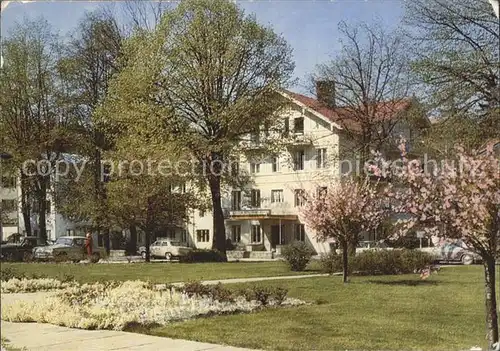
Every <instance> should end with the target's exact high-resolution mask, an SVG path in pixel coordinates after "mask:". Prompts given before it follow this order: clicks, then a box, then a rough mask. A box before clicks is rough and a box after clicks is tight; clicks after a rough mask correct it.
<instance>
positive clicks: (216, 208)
mask: <svg viewBox="0 0 500 351" xmlns="http://www.w3.org/2000/svg"><path fill="white" fill-rule="evenodd" d="M214 161H217V162H214ZM222 162H223V157H222V155H221V154H219V153H212V157H211V163H210V164H207V162H205V171H206V172H208V173H207V177H208V183H209V186H210V193H211V195H212V214H213V228H214V234H213V240H212V249H214V250H218V251H219V252H221V253H222V254H223V255H224V256H226V226H225V223H224V211H223V210H222V201H221V175H222V171H223V169H222Z"/></svg>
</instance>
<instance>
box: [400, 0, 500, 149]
mask: <svg viewBox="0 0 500 351" xmlns="http://www.w3.org/2000/svg"><path fill="white" fill-rule="evenodd" d="M406 13H407V15H406V23H407V25H408V26H409V27H408V29H409V30H408V33H409V36H410V38H411V40H412V47H413V48H414V49H415V50H414V52H413V55H414V56H413V58H414V62H413V70H414V72H415V73H417V74H418V75H419V77H420V80H421V82H422V83H424V84H423V85H422V88H425V89H423V91H425V92H426V93H427V94H426V95H427V96H428V97H429V99H428V101H427V102H428V103H429V104H430V106H431V108H433V109H436V110H437V111H438V112H439V115H440V116H441V117H442V119H441V123H439V125H437V128H434V131H435V133H432V134H431V139H430V140H428V141H427V142H428V144H430V145H429V146H430V147H432V148H433V149H434V150H439V149H441V150H443V149H444V148H445V147H449V148H451V147H452V146H453V144H454V143H455V142H457V141H458V140H459V141H460V142H461V143H462V144H464V145H467V144H468V145H471V146H476V147H477V146H479V145H480V144H482V143H484V140H485V139H488V138H491V137H498V136H499V130H500V124H499V123H500V118H499V113H500V91H499V85H500V75H499V70H498V67H499V66H498V62H499V60H500V56H499V55H500V53H499V51H498V46H499V45H500V30H499V22H498V18H496V16H495V13H494V11H493V10H492V8H491V5H490V4H489V3H488V2H487V1H475V0H465V1H453V0H416V1H408V2H406ZM451 129H460V130H467V132H466V133H465V134H462V135H456V134H450V133H448V132H449V131H450V130H451ZM457 138H458V139H457Z"/></svg>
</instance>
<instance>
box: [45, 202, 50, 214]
mask: <svg viewBox="0 0 500 351" xmlns="http://www.w3.org/2000/svg"><path fill="white" fill-rule="evenodd" d="M50 205H51V203H50V200H47V201H45V212H46V213H50Z"/></svg>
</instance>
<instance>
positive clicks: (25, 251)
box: [0, 236, 40, 261]
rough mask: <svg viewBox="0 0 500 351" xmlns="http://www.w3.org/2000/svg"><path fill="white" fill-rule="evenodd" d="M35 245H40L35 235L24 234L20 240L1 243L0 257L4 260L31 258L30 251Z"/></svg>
mask: <svg viewBox="0 0 500 351" xmlns="http://www.w3.org/2000/svg"><path fill="white" fill-rule="evenodd" d="M36 246H40V245H39V244H38V238H37V237H36V236H25V237H22V238H21V241H20V242H17V243H7V244H2V246H1V248H0V258H1V259H2V260H5V261H25V260H27V259H29V258H31V256H32V254H31V252H32V251H33V248H34V247H36Z"/></svg>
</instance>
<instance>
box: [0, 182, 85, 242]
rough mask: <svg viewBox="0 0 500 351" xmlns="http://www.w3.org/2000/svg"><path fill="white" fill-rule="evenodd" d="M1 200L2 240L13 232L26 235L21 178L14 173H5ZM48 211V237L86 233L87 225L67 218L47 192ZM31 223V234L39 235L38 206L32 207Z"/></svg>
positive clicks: (0, 188)
mask: <svg viewBox="0 0 500 351" xmlns="http://www.w3.org/2000/svg"><path fill="white" fill-rule="evenodd" d="M0 200H1V209H2V213H3V217H2V220H1V221H0V228H1V232H0V234H1V237H2V240H7V239H8V238H9V237H10V236H11V235H12V234H16V233H19V234H21V235H22V236H25V235H26V226H25V221H24V217H23V212H22V206H21V187H20V184H19V179H18V178H17V177H15V176H12V175H4V176H3V177H2V178H1V182H0ZM46 201H47V212H46V215H45V222H46V228H47V239H48V240H56V239H57V238H58V237H60V236H64V235H84V231H85V229H86V228H85V227H83V226H81V225H79V224H77V223H74V222H72V221H70V220H68V219H66V218H65V217H64V216H63V215H61V214H60V213H58V212H57V211H56V208H55V204H54V201H52V195H51V193H50V192H49V193H48V194H47V199H46ZM30 212H31V216H30V224H31V234H32V235H33V236H37V235H38V231H39V225H38V223H39V213H38V211H37V209H36V208H33V206H32V208H31V211H30Z"/></svg>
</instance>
